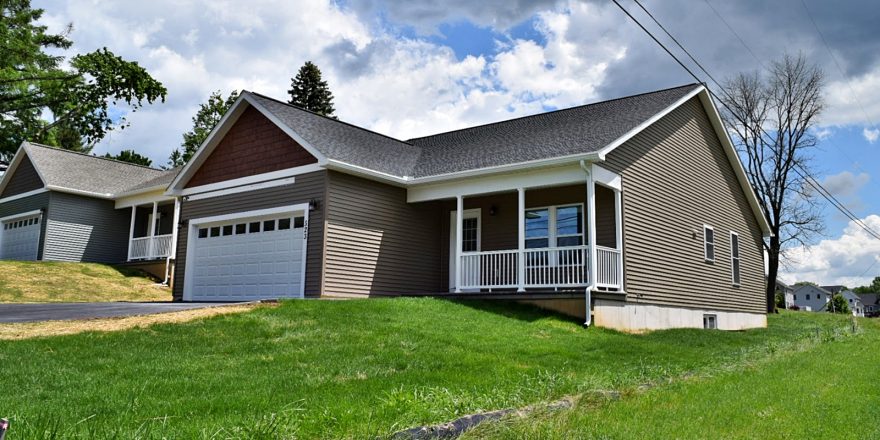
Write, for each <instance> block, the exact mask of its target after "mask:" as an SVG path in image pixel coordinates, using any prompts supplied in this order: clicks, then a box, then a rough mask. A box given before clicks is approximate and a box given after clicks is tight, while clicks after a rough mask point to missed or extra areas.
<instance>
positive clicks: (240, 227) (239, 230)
mask: <svg viewBox="0 0 880 440" xmlns="http://www.w3.org/2000/svg"><path fill="white" fill-rule="evenodd" d="M246 233H247V224H245V223H239V224H237V225H235V235H242V234H246Z"/></svg>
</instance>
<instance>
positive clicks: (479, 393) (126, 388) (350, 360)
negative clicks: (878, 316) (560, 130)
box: [0, 299, 863, 439]
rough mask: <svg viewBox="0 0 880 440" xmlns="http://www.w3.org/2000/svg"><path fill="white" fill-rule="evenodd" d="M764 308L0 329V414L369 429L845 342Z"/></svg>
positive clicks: (435, 306)
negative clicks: (649, 317)
mask: <svg viewBox="0 0 880 440" xmlns="http://www.w3.org/2000/svg"><path fill="white" fill-rule="evenodd" d="M770 318H771V319H770V323H771V326H770V328H769V329H766V330H754V331H748V332H720V331H702V330H673V331H663V332H655V333H651V334H647V335H627V334H621V333H616V332H612V331H607V330H601V329H595V328H593V329H589V330H584V329H583V328H582V327H581V326H580V324H579V323H578V322H573V321H569V320H566V319H565V318H561V317H559V316H557V315H553V314H549V313H545V312H542V311H538V310H536V309H531V308H527V307H517V306H510V305H506V306H505V305H501V304H498V303H496V304H487V303H476V302H475V303H454V302H448V301H442V300H434V299H387V300H379V299H374V300H353V301H289V302H285V303H283V304H282V306H281V307H277V308H266V309H258V310H256V311H254V312H249V313H244V314H237V315H227V316H220V317H216V318H211V319H208V320H203V321H194V322H190V323H185V324H165V325H155V326H152V327H149V328H146V329H135V330H127V331H121V332H115V333H84V334H78V335H71V336H59V337H52V338H43V339H31V340H23V341H7V342H2V343H0V365H2V366H3V367H2V371H3V383H4V386H3V392H2V393H0V416H5V417H9V418H10V419H11V423H12V428H11V431H10V434H9V436H8V437H7V438H8V439H17V438H36V437H40V438H65V439H69V438H108V437H115V438H160V437H167V438H240V437H244V438H278V437H282V438H283V437H298V438H315V437H325V438H340V437H347V438H365V437H375V436H376V435H384V434H388V433H390V432H393V431H395V430H399V429H403V428H407V427H410V426H413V425H418V424H424V423H436V422H443V421H447V420H450V419H453V418H455V417H457V416H460V415H463V414H467V413H473V412H476V411H481V410H491V409H499V408H507V407H519V406H523V405H527V404H530V403H535V402H539V401H547V400H553V399H557V398H560V397H562V396H566V395H571V394H576V393H582V392H588V391H590V390H596V389H627V388H630V387H633V386H635V385H637V384H641V383H646V382H660V381H663V380H665V379H668V378H676V377H680V376H683V375H685V374H688V373H704V372H713V371H719V370H724V369H731V368H736V367H739V366H744V365H747V364H749V363H753V362H756V361H760V360H761V359H766V358H768V357H772V356H782V355H781V354H780V353H787V352H790V351H797V350H817V349H818V350H835V349H836V347H837V346H838V345H841V346H842V345H843V343H838V342H827V343H826V342H823V341H824V340H825V339H827V338H825V336H827V335H829V334H833V333H834V332H841V331H843V330H841V328H846V327H847V326H848V321H847V320H845V319H840V318H835V317H831V316H825V315H809V314H806V313H793V314H785V315H782V316H771V317H770ZM817 330H818V331H819V334H820V335H822V336H821V337H819V338H817V337H816V336H815V334H816V331H817ZM823 338H824V339H823ZM843 339H845V338H843ZM816 347H819V348H816ZM774 353H775V354H774ZM862 414H863V412H862V413H857V414H854V417H861V416H862Z"/></svg>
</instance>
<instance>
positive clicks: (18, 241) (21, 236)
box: [0, 214, 42, 261]
mask: <svg viewBox="0 0 880 440" xmlns="http://www.w3.org/2000/svg"><path fill="white" fill-rule="evenodd" d="M41 231H42V217H41V216H40V215H39V214H37V215H30V216H26V217H20V218H17V219H9V220H6V221H3V222H0V259H2V260H24V261H33V260H36V259H37V256H38V253H39V246H40V233H41Z"/></svg>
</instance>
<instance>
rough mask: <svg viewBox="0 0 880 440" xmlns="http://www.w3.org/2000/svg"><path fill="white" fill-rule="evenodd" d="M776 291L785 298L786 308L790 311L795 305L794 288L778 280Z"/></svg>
mask: <svg viewBox="0 0 880 440" xmlns="http://www.w3.org/2000/svg"><path fill="white" fill-rule="evenodd" d="M776 291H777V292H779V293H782V295H783V297H784V298H785V308H786V309H790V308H791V307H792V306H793V305H794V288H793V287H791V286H789V285H788V284H785V283H783V282H782V281H780V280H779V279H777V280H776Z"/></svg>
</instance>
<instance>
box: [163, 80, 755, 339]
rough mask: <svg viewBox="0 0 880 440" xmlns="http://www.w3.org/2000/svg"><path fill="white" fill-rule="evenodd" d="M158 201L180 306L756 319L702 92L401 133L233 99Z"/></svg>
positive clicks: (739, 196)
mask: <svg viewBox="0 0 880 440" xmlns="http://www.w3.org/2000/svg"><path fill="white" fill-rule="evenodd" d="M165 195H167V196H169V197H177V198H178V200H179V203H180V214H179V215H180V222H179V224H180V229H179V231H178V237H179V239H178V240H177V250H176V256H177V260H176V267H175V273H176V275H175V276H176V278H177V280H178V282H177V283H175V286H174V296H175V299H177V300H183V301H223V300H245V299H258V298H264V297H295V298H303V297H305V298H315V297H321V296H327V297H374V296H400V295H430V296H443V297H450V298H492V299H503V300H513V301H521V302H527V303H531V304H536V305H539V306H542V307H547V308H551V309H555V310H559V311H562V312H564V313H569V314H572V315H575V316H580V317H581V318H582V319H584V320H585V321H586V322H587V323H595V324H596V325H599V326H604V327H610V328H616V329H621V330H629V331H638V330H646V329H660V328H670V327H709V328H720V329H743V328H750V327H763V326H765V325H766V314H765V310H766V299H765V296H764V285H765V283H764V270H763V261H762V258H763V253H762V250H761V243H762V240H763V237H764V236H766V235H767V234H769V227H768V224H767V221H766V219H765V218H764V216H763V214H762V212H761V209H760V207H759V203H758V200H757V198H756V196H755V194H754V193H753V191H752V189H751V186H750V185H749V183H748V180H747V179H746V175H745V172H744V170H743V168H742V165H741V164H740V162H739V158H738V156H737V154H736V152H735V150H734V148H733V146H732V145H731V143H730V140H729V139H728V137H727V135H726V132H725V130H724V127H723V124H722V122H721V120H720V118H719V116H718V113H717V110H716V109H715V107H714V104H713V103H712V100H711V99H710V97H709V94H708V92H707V90H706V89H705V88H704V87H703V86H702V85H699V84H692V85H687V86H682V87H676V88H672V89H667V90H661V91H656V92H652V93H646V94H641V95H635V96H630V97H625V98H620V99H615V100H611V101H605V102H601V103H596V104H591V105H585V106H580V107H575V108H571V109H565V110H559V111H554V112H549V113H544V114H539V115H535V116H529V117H523V118H517V119H512V120H508V121H503V122H498V123H494V124H488V125H483V126H477V127H471V128H466V129H463V130H456V131H452V132H448V133H442V134H437V135H433V136H428V137H423V138H417V139H410V140H407V141H402V140H398V139H394V138H391V137H387V136H383V135H380V134H377V133H374V132H372V131H369V130H366V129H363V128H360V127H357V126H354V125H350V124H347V123H344V122H342V121H338V120H335V119H330V118H325V117H322V116H319V115H317V114H313V113H310V112H308V111H304V110H301V109H298V108H296V107H293V106H290V105H287V104H285V103H283V102H280V101H276V100H274V99H271V98H268V97H266V96H263V95H259V94H256V93H252V92H247V91H245V92H243V93H242V94H241V96H240V97H239V98H238V100H237V101H236V102H235V103H234V104H233V106H232V107H231V108H230V110H229V111H228V112H227V114H226V115H225V116H224V117H223V119H222V120H221V121H220V123H219V124H218V125H217V126H216V127H215V128H214V130H213V131H212V133H211V134H210V135H209V137H208V138H207V139H206V141H205V142H204V143H203V145H202V146H201V147H200V148H199V150H198V151H197V152H196V154H195V155H194V156H193V158H192V160H191V161H190V162H189V163H188V164H187V165H186V166H185V167H184V168H183V169H182V170H181V171H180V173H179V174H177V176H176V177H175V178H174V180H173V181H172V182H171V184H170V185H169V187H168V190H167V192H166V193H165ZM438 319H443V318H438Z"/></svg>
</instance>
